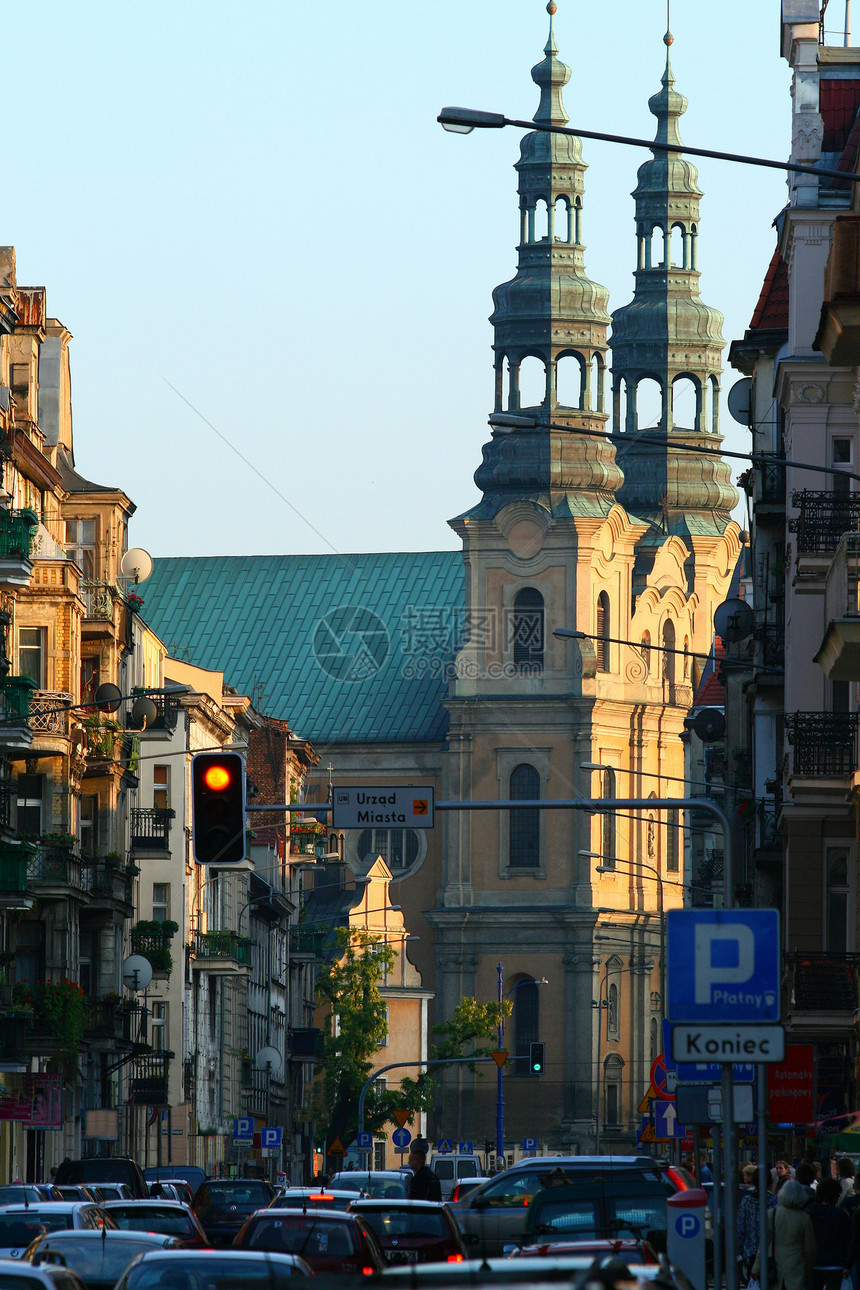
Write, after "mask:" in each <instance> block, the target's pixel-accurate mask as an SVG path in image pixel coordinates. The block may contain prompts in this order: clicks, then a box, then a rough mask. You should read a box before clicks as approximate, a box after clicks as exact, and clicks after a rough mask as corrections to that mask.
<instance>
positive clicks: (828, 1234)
mask: <svg viewBox="0 0 860 1290" xmlns="http://www.w3.org/2000/svg"><path fill="white" fill-rule="evenodd" d="M841 1196H842V1190H841V1187H840V1181H839V1179H838V1178H822V1180H821V1182H820V1183H819V1184H818V1187H817V1188H816V1191H815V1200H814V1201H813V1202H812V1204H811V1205H810V1206H809V1208H808V1209H807V1211H806V1212H807V1214H808V1215H809V1217H810V1218H811V1219H812V1228H813V1231H814V1232H815V1244H816V1246H817V1248H818V1253H817V1255H816V1258H815V1281H814V1286H815V1290H840V1286H841V1285H842V1277H843V1272H844V1270H845V1269H846V1268H848V1267H849V1266H850V1255H851V1251H850V1248H849V1247H850V1244H851V1218H850V1215H848V1214H846V1213H845V1211H844V1210H842V1209H840V1208H839V1201H840V1199H841Z"/></svg>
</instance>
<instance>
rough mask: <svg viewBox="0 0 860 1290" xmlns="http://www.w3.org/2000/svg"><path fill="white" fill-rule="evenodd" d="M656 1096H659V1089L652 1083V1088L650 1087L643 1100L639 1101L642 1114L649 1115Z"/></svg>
mask: <svg viewBox="0 0 860 1290" xmlns="http://www.w3.org/2000/svg"><path fill="white" fill-rule="evenodd" d="M656 1096H657V1090H656V1089H655V1088H654V1086H653V1085H652V1086H651V1088H649V1090H648V1092H647V1093H646V1094H645V1096H644V1097H643V1099H642V1101H641V1102H640V1103H639V1114H640V1115H649V1114H650V1112H651V1103H652V1102H653V1101H654V1099H655V1097H656Z"/></svg>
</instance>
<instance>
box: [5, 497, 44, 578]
mask: <svg viewBox="0 0 860 1290" xmlns="http://www.w3.org/2000/svg"><path fill="white" fill-rule="evenodd" d="M38 527H39V517H38V515H37V514H36V512H35V511H30V510H22V511H7V510H0V584H5V585H7V586H12V587H27V586H29V585H30V579H31V577H32V575H33V563H32V552H33V539H34V537H35V535H36V530H37V529H38Z"/></svg>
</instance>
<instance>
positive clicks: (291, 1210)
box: [251, 1205, 355, 1222]
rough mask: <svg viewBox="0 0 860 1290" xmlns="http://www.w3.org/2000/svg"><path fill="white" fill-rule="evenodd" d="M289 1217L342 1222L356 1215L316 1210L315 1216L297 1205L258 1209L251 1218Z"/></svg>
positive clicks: (337, 1211) (333, 1210)
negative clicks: (337, 1219) (335, 1219)
mask: <svg viewBox="0 0 860 1290" xmlns="http://www.w3.org/2000/svg"><path fill="white" fill-rule="evenodd" d="M281 1216H288V1217H290V1218H311V1217H312V1218H313V1221H314V1222H316V1220H317V1219H318V1218H339V1219H340V1220H341V1222H343V1221H344V1219H346V1220H347V1221H348V1220H349V1219H350V1218H354V1217H355V1215H354V1214H350V1213H348V1211H347V1210H345V1209H315V1210H314V1212H313V1215H310V1214H307V1213H305V1211H304V1210H303V1209H299V1208H298V1206H296V1205H273V1206H271V1207H270V1208H269V1209H257V1210H255V1211H254V1213H253V1214H252V1215H251V1218H279V1217H281Z"/></svg>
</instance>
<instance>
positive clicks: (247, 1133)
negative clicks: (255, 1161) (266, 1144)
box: [233, 1115, 254, 1142]
mask: <svg viewBox="0 0 860 1290" xmlns="http://www.w3.org/2000/svg"><path fill="white" fill-rule="evenodd" d="M233 1141H234V1142H253V1141H254V1121H253V1120H252V1119H251V1117H250V1116H249V1115H245V1116H243V1117H242V1119H241V1120H234V1121H233Z"/></svg>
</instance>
